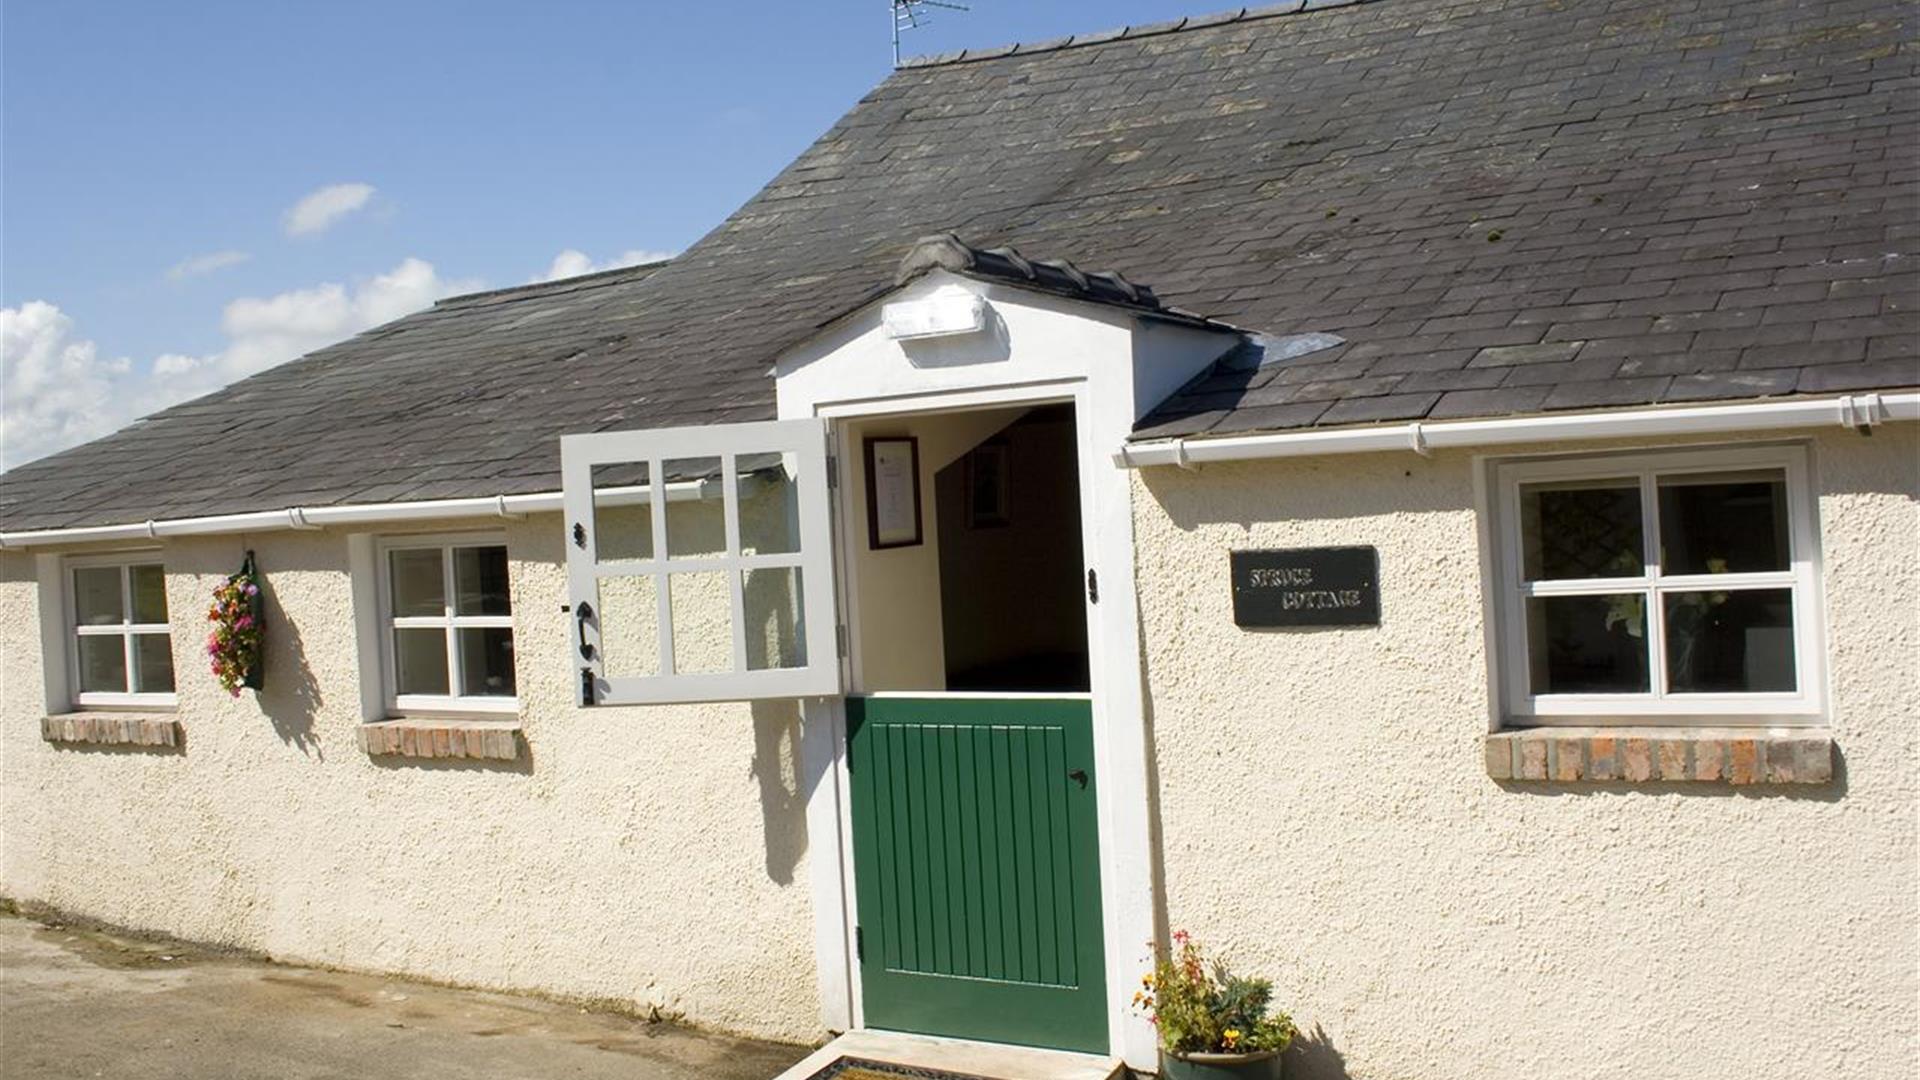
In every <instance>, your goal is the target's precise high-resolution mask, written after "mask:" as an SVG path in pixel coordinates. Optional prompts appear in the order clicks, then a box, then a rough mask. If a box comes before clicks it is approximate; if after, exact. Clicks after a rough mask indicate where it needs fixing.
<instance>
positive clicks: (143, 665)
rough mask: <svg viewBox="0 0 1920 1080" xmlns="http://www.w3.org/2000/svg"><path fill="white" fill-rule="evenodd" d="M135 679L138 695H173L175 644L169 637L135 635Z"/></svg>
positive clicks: (134, 685) (117, 639)
mask: <svg viewBox="0 0 1920 1080" xmlns="http://www.w3.org/2000/svg"><path fill="white" fill-rule="evenodd" d="M112 640H113V641H115V642H116V643H117V642H118V641H119V640H120V639H119V638H114V639H112ZM133 679H134V683H133V688H134V690H135V691H136V692H138V693H142V694H171V693H173V642H172V640H171V639H170V638H168V636H167V635H165V634H135V635H133Z"/></svg>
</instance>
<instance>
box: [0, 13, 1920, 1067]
mask: <svg viewBox="0 0 1920 1080" xmlns="http://www.w3.org/2000/svg"><path fill="white" fill-rule="evenodd" d="M1303 8H1304V9H1305V10H1303ZM1913 35H1914V19H1913V13H1912V11H1911V10H1910V9H1909V8H1907V7H1906V6H1904V5H1901V4H1897V3H1892V2H1888V0H1832V2H1822V3H1789V2H1786V0H1744V2H1735V0H1696V2H1692V3H1685V4H1679V3H1670V2H1665V0H1606V2H1600V3H1581V4H1559V3H1544V4H1543V3H1519V2H1488V0H1472V2H1465V0H1383V2H1379V3H1367V4H1341V3H1338V2H1335V3H1325V4H1323V3H1307V4H1304V5H1303V4H1302V3H1300V2H1297V0H1296V2H1290V3H1284V4H1280V5H1276V6H1274V7H1271V8H1262V9H1250V10H1246V11H1235V12H1230V13H1226V14H1222V15H1218V16H1209V17H1203V18H1193V19H1188V20H1182V21H1180V22H1176V23H1172V24H1167V25H1160V26H1149V27H1134V28H1128V29H1126V30H1122V31H1114V32H1109V33H1099V34H1091V35H1087V36H1084V37H1076V38H1072V39H1067V40H1062V41H1055V42H1044V43H1039V44H1031V45H1020V46H1015V47H1009V48H1005V49H996V50H989V51H984V52H977V53H965V54H960V55H954V56H943V57H935V58H931V59H927V60H922V61H914V62H911V63H909V64H907V65H906V66H904V67H903V68H902V69H900V70H898V71H897V72H895V73H894V74H893V75H892V76H891V77H890V78H888V79H887V80H886V81H885V82H883V83H882V84H881V85H879V86H878V87H876V88H875V89H874V90H873V91H872V92H871V93H870V94H869V95H868V96H867V97H866V98H864V99H863V100H862V101H861V102H860V103H859V104H858V105H857V106H855V107H854V108H853V109H852V110H851V111H850V112H849V113H848V114H847V115H846V116H845V117H844V118H843V119H842V120H841V121H840V122H839V123H837V124H836V125H834V127H833V128H832V129H831V130H830V131H828V132H827V133H826V134H825V135H823V136H822V137H821V138H820V139H819V141H818V142H816V143H815V144H814V145H813V146H812V147H811V148H810V149H808V150H807V151H806V152H805V153H804V154H802V155H801V156H800V158H799V159H798V160H796V161H795V162H794V163H793V164H792V165H791V166H789V167H788V168H787V169H786V170H785V171H784V172H782V173H781V174H780V175H779V176H778V177H776V178H775V179H774V180H773V181H772V182H771V183H770V184H768V185H767V187H766V188H765V189H764V190H762V191H761V192H760V193H759V194H758V195H756V196H755V197H754V198H753V199H752V200H751V201H750V202H748V203H747V204H746V205H745V206H743V207H742V208H741V209H740V210H739V211H738V212H737V213H735V214H734V215H733V216H732V217H731V218H729V219H728V220H727V221H726V222H725V223H723V224H722V225H720V226H719V227H718V228H716V229H715V230H714V231H713V232H712V233H711V234H709V235H708V236H707V237H706V238H705V239H703V240H701V241H700V242H699V243H697V244H695V245H694V246H693V247H692V248H691V249H690V250H688V251H687V252H685V253H684V254H682V255H680V256H678V257H676V258H674V259H672V260H671V261H668V262H664V263H660V264H655V265H652V266H644V267H636V268H632V269H627V270H617V271H612V272H608V273H602V274H594V275H589V276H585V277H579V278H573V279H569V280H565V281H558V282H553V283H548V284H541V285H532V286H527V287H524V288H515V289H505V290H500V291H496V292H489V293H480V294H476V295H471V296H464V297H458V298H454V299H451V300H446V301H442V302H441V303H439V304H437V305H435V306H434V307H433V308H432V309H431V310H428V311H424V312H421V313H419V314H416V315H412V316H409V317H406V318H403V319H400V320H398V321H396V322H394V323H391V324H389V325H386V326H382V327H380V328H378V329H375V330H372V331H369V332H367V333H365V334H362V335H360V336H358V337H356V338H354V339H352V340H350V341H347V342H344V343H341V344H339V345H335V346H333V347H330V348H326V349H322V350H320V351H318V352H315V353H313V354H311V355H309V356H306V357H303V358H301V359H299V360H296V361H294V362H292V363H288V364H286V365H283V366H281V367H278V368H275V369H273V370H270V371H267V372H265V373H262V374H259V375H256V376H254V377H252V378H249V379H246V380H244V381H242V382H239V383H236V384H234V385H232V386H230V387H228V388H226V389H224V390H221V391H219V392H217V393H214V394H212V395H209V396H207V397H204V398H201V399H199V400H196V401H193V402H189V403H187V404H184V405H179V406H176V407H173V408H170V409H167V410H164V411H162V412H159V413H157V414H155V415H153V416H151V417H148V418H147V419H144V420H141V421H139V422H137V423H135V424H133V425H131V426H129V427H127V428H126V429H124V430H122V431H119V432H117V433H115V434H113V435H111V436H109V437H107V438H104V439H101V440H98V441H96V442H93V443H90V444H88V445H85V446H82V447H79V448H76V449H73V450H69V451H67V452H65V453H61V454H58V455H55V456H53V457H50V458H47V459H45V460H43V461H39V462H34V463H32V464H28V465H25V466H22V467H19V468H16V469H14V470H12V471H11V472H8V473H7V474H5V477H4V480H3V481H0V542H3V543H4V551H0V578H3V580H0V597H3V600H0V602H3V603H4V612H5V618H4V619H0V634H3V635H4V654H5V668H4V676H5V678H4V702H3V709H4V725H0V748H3V753H0V777H3V781H0V825H3V826H4V830H5V837H6V843H5V846H4V851H3V852H0V893H4V895H6V896H7V897H10V898H12V899H14V900H17V901H20V902H23V903H30V904H40V905H47V906H51V907H53V908H57V909H60V910H64V911H68V912H72V913H75V914H78V915H83V916H90V917H94V918H99V919H104V920H108V921H111V922H114V923H118V924H123V925H128V926H133V927H140V928H147V929H153V930H160V931H166V932H169V933H173V934H178V935H183V936H185V937H189V938H195V939H200V940H204V941H209V942H218V943H222V944H228V945H235V946H243V947H247V948H252V949H258V950H263V951H266V952H268V953H271V954H273V955H275V956H278V957H285V958H291V959H296V960H301V961H310V962H318V963H324V964H331V965H339V966H343V967H349V968H359V969H369V970H379V971H391V972H400V973H407V974H414V975H423V976H428V977H432V978H435V979H443V980H450V981H454V982H459V983H467V984H474V985H479V986H485V987H497V988H507V989H520V990H531V991H539V992H545V993H551V994H559V995H567V996H573V997H580V998H588V999H600V1000H607V1001H613V1002H618V1003H622V1004H624V1005H628V1006H633V1007H639V1008H647V1007H657V1008H659V1009H660V1010H662V1011H663V1012H667V1013H671V1014H676V1015H679V1016H682V1017H684V1018H686V1019H688V1020H690V1021H692V1022H695V1023H699V1024H704V1025H711V1026H715V1027H719V1028H725V1029H730V1030H734V1031H740V1032H747V1033H752V1034H757V1035H763V1036H772V1037H778V1038H786V1039H794V1040H815V1039H820V1038H823V1037H825V1036H826V1034H827V1033H829V1032H833V1031H845V1030H853V1029H862V1028H866V1029H875V1030H905V1031H916V1032H929V1033H935V1034H941V1035H949V1036H957V1037H963V1038H969V1039H979V1040H987V1041H994V1042H1004V1043H1015V1044H1025V1045H1031V1046H1039V1047H1050V1048H1060V1049H1066V1050H1072V1051H1077V1052H1082V1053H1087V1054H1093V1055H1099V1056H1101V1057H1103V1058H1107V1059H1112V1060H1124V1061H1125V1062H1127V1063H1129V1064H1132V1065H1135V1066H1137V1067H1142V1068H1150V1067H1151V1066H1152V1063H1153V1060H1154V1055H1153V1038H1154V1036H1153V1031H1152V1029H1151V1027H1150V1026H1149V1025H1148V1023H1147V1022H1146V1020H1145V1019H1144V1018H1142V1017H1141V1016H1140V1015H1138V1013H1137V1012H1136V1011H1134V1010H1133V1009H1132V1008H1130V1005H1129V1001H1130V998H1131V996H1132V993H1133V991H1134V989H1135V988H1136V986H1137V984H1138V980H1139V976H1140V974H1141V972H1142V971H1143V970H1145V965H1146V963H1147V958H1148V956H1149V952H1150V948H1151V945H1152V943H1156V942H1158V943H1164V942H1165V941H1166V940H1167V938H1168V934H1169V932H1170V931H1171V930H1172V929H1175V928H1187V929H1190V930H1192V931H1194V932H1196V933H1198V934H1200V935H1202V936H1204V937H1206V938H1207V939H1209V940H1211V941H1212V942H1214V943H1216V944H1217V945H1218V947H1220V948H1221V949H1222V950H1224V951H1225V952H1227V953H1228V954H1230V955H1231V956H1233V957H1234V958H1235V959H1236V960H1237V961H1238V963H1239V965H1240V966H1241V967H1243V968H1245V969H1248V970H1252V971H1258V972H1262V973H1267V974H1271V975H1272V976H1273V977H1274V979H1275V981H1276V985H1277V987H1278V991H1279V996H1280V998H1281V1000H1282V1003H1283V1004H1284V1005H1286V1006H1287V1007H1289V1008H1290V1009H1292V1010H1293V1011H1294V1012H1295V1014H1296V1016H1297V1017H1298V1019H1299V1020H1300V1021H1301V1023H1302V1026H1303V1028H1304V1029H1305V1031H1306V1036H1305V1037H1304V1038H1303V1040H1302V1043H1303V1045H1302V1046H1301V1047H1300V1049H1299V1050H1298V1051H1296V1055H1297V1057H1296V1068H1297V1070H1298V1071H1299V1073H1300V1074H1301V1075H1304V1076H1310V1077H1326V1076H1347V1075H1350V1076H1355V1077H1411V1076H1419V1077H1433V1078H1438V1077H1462V1078H1464V1077H1515V1078H1519V1077H1528V1078H1533V1077H1556V1076H1558V1077H1574V1076H1580V1077H1586V1076H1629V1075H1631V1076H1681V1075H1684V1076H1689V1077H1699V1078H1714V1077H1729V1078H1732V1077H1752V1076H1784V1075H1794V1076H1801V1075H1836V1076H1839V1075H1846V1076H1894V1075H1901V1074H1903V1073H1904V1072H1905V1071H1907V1070H1908V1069H1910V1068H1911V1064H1912V1060H1911V1055H1912V1052H1913V1046H1914V1040H1915V1038H1916V1035H1920V1005H1916V1002H1917V1001H1920V949H1917V948H1916V944H1915V943H1916V940H1917V939H1920V915H1917V914H1916V910H1915V902H1914V898H1915V895H1916V887H1917V886H1920V871H1917V870H1916V867H1917V866H1920V849H1917V848H1916V826H1915V818H1914V812H1913V811H1914V806H1915V797H1916V785H1917V784H1920V757H1916V754H1915V739H1916V734H1917V732H1916V716H1917V715H1920V685H1917V684H1916V678H1915V671H1916V670H1917V669H1920V562H1917V561H1916V558H1915V538H1916V536H1920V510H1917V509H1916V498H1917V497H1920V438H1916V425H1915V424H1914V422H1913V421H1914V420H1915V419H1916V418H1920V360H1916V340H1917V339H1920V333H1917V331H1920V323H1917V322H1916V316H1915V314H1914V305H1915V302H1916V300H1920V276H1917V275H1916V269H1915V267H1916V256H1920V228H1916V201H1915V181H1916V166H1917V165H1920V160H1917V159H1916V147H1920V131H1917V130H1916V124H1915V109H1914V87H1915V85H1916V84H1915V80H1914V60H1915V56H1916V52H1915V49H1914V36H1913ZM249 552H250V553H251V554H252V557H253V560H254V564H255V565H256V566H257V568H258V573H259V578H260V581H261V583H262V585H263V592H264V604H263V607H262V611H263V617H264V625H265V634H264V640H265V645H264V662H263V665H262V667H261V671H260V674H261V680H260V686H259V688H258V689H257V690H244V691H242V692H241V693H240V695H239V696H237V697H233V696H229V695H228V694H226V693H225V692H223V691H222V690H221V689H220V688H219V687H218V686H217V685H216V684H215V683H214V681H213V679H212V678H211V677H210V676H209V675H208V674H207V673H206V671H205V666H204V664H203V663H202V661H201V657H202V655H203V652H204V645H203V642H204V635H205V633H206V623H205V621H204V617H203V613H204V610H205V608H206V606H207V604H208V602H209V597H210V595H211V593H212V591H213V590H214V588H215V587H216V586H218V585H219V584H221V583H222V582H223V581H225V580H226V578H227V576H228V575H229V574H231V573H233V572H234V571H235V570H236V569H237V568H238V567H239V566H240V565H241V563H242V560H243V558H245V557H246V556H247V554H248V553H249Z"/></svg>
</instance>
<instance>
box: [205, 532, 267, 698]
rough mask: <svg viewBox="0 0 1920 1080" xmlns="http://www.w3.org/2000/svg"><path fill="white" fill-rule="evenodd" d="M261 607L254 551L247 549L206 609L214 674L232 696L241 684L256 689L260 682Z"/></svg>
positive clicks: (214, 591) (208, 650)
mask: <svg viewBox="0 0 1920 1080" xmlns="http://www.w3.org/2000/svg"><path fill="white" fill-rule="evenodd" d="M261 608H262V604H261V596H260V572H259V571H258V570H256V569H255V568H254V565H253V552H251V551H249V552H247V558H246V561H245V562H243V563H242V564H241V565H240V572H239V573H237V574H234V575H233V576H232V577H229V578H227V580H226V582H225V584H223V585H221V586H220V587H219V588H217V589H215V590H213V606H212V607H210V608H208V609H207V621H208V622H210V623H212V624H213V629H212V631H210V632H209V633H208V634H207V656H208V657H209V658H210V659H211V666H212V668H213V677H214V678H215V679H217V680H219V682H220V686H221V688H222V689H224V690H226V692H227V693H229V694H232V695H233V696H234V697H239V696H240V689H241V687H246V688H248V689H251V690H258V689H260V688H261V686H262V685H263V680H262V678H261V671H260V645H261V632H262V630H263V629H264V627H263V626H262V625H261V624H262V623H263V622H264V619H263V618H262V615H263V612H262V610H261Z"/></svg>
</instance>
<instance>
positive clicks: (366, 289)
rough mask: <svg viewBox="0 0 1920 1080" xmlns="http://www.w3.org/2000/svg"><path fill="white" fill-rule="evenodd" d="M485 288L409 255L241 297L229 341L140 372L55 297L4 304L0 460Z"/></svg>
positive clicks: (226, 323) (76, 439) (230, 308)
mask: <svg viewBox="0 0 1920 1080" xmlns="http://www.w3.org/2000/svg"><path fill="white" fill-rule="evenodd" d="M482 287H483V283H482V282H479V281H475V280H472V279H452V280H450V279H448V278H444V277H441V276H440V274H439V273H438V272H437V271H436V270H435V269H434V268H433V264H432V263H429V262H426V261H425V260H423V259H411V258H410V259H405V260H402V261H401V263H400V264H399V265H398V266H395V267H394V268H393V269H392V270H390V271H388V272H387V273H384V274H381V275H378V276H377V277H373V278H370V279H368V280H366V281H362V282H360V283H358V284H356V285H354V286H352V287H351V288H349V287H348V286H345V285H341V284H337V283H328V284H324V285H317V286H314V287H313V288H310V289H295V290H292V291H290V292H284V293H280V294H278V295H275V296H269V297H242V298H240V299H237V300H234V301H233V302H232V303H229V304H228V305H227V306H226V310H225V311H224V312H223V314H222V316H221V320H220V325H221V329H222V330H224V331H225V333H226V335H227V339H228V340H227V346H226V348H224V349H221V350H220V351H218V352H214V353H209V354H207V355H205V356H189V355H186V354H182V353H166V354H164V355H161V356H159V357H157V358H155V359H154V361H153V363H152V364H150V365H148V366H147V368H146V369H145V370H137V369H136V368H135V366H134V365H133V364H132V363H131V362H130V361H129V360H127V359H125V358H119V359H110V360H103V359H101V358H100V356H99V349H98V348H97V346H95V344H94V343H93V342H92V341H88V340H84V339H79V338H76V337H75V335H74V332H73V320H72V319H70V318H69V317H68V316H66V315H65V314H63V313H62V312H61V311H60V309H59V308H57V307H55V306H54V305H52V304H49V303H46V302H44V301H39V300H33V301H28V302H27V303H25V304H22V305H21V306H20V307H19V308H18V309H17V310H16V309H13V308H8V309H5V310H4V311H0V333H3V334H4V339H3V340H4V352H0V360H4V376H5V382H4V386H3V387H0V391H3V392H4V396H5V400H4V416H0V423H3V424H4V431H0V458H4V461H5V465H6V467H12V466H14V465H18V464H20V463H22V462H25V461H31V460H32V459H34V458H37V457H43V456H45V455H47V454H50V453H53V452H54V451H56V450H63V449H65V448H67V447H69V446H74V445H76V444H79V443H82V442H85V441H87V440H88V439H93V438H97V437H99V436H101V435H105V434H107V433H108V432H111V431H113V430H115V429H117V428H119V427H121V426H123V425H125V424H126V423H127V422H128V421H130V420H132V419H134V418H135V417H138V416H144V415H146V414H147V413H150V412H154V411H155V410H158V409H162V408H165V407H166V406H168V405H172V404H175V403H178V402H181V401H185V400H187V399H189V398H194V397H198V396H200V395H201V394H205V393H209V392H211V391H213V390H217V389H219V388H220V387H222V386H225V385H227V384H228V383H230V382H233V381H234V380H236V379H241V378H245V377H246V376H248V375H252V374H254V373H255V372H258V371H264V370H266V369H267V368H270V367H273V366H274V365H276V364H281V363H285V362H286V361H288V360H291V359H293V358H294V357H296V356H300V355H303V354H305V353H308V352H312V351H313V350H314V349H317V348H319V347H321V346H322V345H329V344H332V343H333V342H336V341H339V340H341V339H343V338H347V337H351V336H352V335H354V334H357V333H359V332H360V331H362V330H366V329H369V328H371V327H374V326H378V325H380V324H381V323H385V322H391V321H393V320H394V319H397V318H399V317H400V316H402V315H406V314H409V313H411V312H414V311H418V310H420V309H421V308H424V307H426V306H427V305H429V304H431V303H433V302H434V301H435V300H438V299H439V298H441V297H443V296H451V295H453V294H455V293H462V292H472V291H474V290H476V289H479V288H482Z"/></svg>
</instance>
